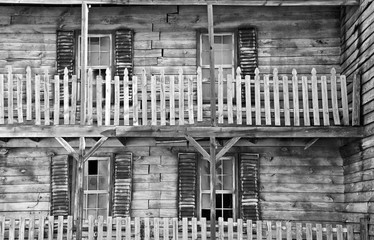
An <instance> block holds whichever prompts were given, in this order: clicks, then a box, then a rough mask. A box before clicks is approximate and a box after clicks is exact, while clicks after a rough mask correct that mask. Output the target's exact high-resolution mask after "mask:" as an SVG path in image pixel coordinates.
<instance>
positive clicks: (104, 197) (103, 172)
mask: <svg viewBox="0 0 374 240" xmlns="http://www.w3.org/2000/svg"><path fill="white" fill-rule="evenodd" d="M109 173H110V158H107V157H103V158H90V159H88V161H86V162H85V166H84V188H83V189H84V200H83V201H84V207H83V209H84V218H86V219H87V218H88V216H90V215H92V216H94V217H97V216H103V217H104V218H105V217H107V216H108V214H109V202H110V201H109V199H110V197H109V196H110V187H109V186H110V185H111V182H110V174H109Z"/></svg>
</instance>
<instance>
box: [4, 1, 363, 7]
mask: <svg viewBox="0 0 374 240" xmlns="http://www.w3.org/2000/svg"><path fill="white" fill-rule="evenodd" d="M84 2H85V3H87V4H111V5H207V4H208V3H209V4H213V5H223V6H225V5H230V6H344V5H359V1H358V0H183V1H174V0H94V1H84ZM0 4H51V5H81V4H82V1H81V0H65V1H57V0H48V1H45V0H18V1H14V0H1V1H0Z"/></svg>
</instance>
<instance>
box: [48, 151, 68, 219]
mask: <svg viewBox="0 0 374 240" xmlns="http://www.w3.org/2000/svg"><path fill="white" fill-rule="evenodd" d="M71 172H72V161H71V160H69V156H68V155H62V156H61V155H60V156H54V157H52V159H51V215H53V216H67V215H69V214H70V199H71V197H70V194H71V180H72V179H71V176H72V175H71Z"/></svg>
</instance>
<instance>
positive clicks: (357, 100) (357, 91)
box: [352, 73, 361, 126]
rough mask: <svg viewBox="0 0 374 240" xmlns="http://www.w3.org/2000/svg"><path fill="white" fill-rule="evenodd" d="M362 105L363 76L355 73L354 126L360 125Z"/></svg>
mask: <svg viewBox="0 0 374 240" xmlns="http://www.w3.org/2000/svg"><path fill="white" fill-rule="evenodd" d="M360 107H361V76H360V75H359V73H355V74H354V75H353V92H352V126H359V125H360Z"/></svg>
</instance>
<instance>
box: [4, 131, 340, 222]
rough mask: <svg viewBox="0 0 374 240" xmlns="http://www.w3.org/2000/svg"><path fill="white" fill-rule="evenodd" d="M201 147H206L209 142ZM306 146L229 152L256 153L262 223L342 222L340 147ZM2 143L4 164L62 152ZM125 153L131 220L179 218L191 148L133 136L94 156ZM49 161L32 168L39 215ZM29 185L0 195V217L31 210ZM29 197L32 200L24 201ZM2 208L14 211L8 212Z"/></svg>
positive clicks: (260, 144) (247, 146)
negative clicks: (182, 161) (37, 179)
mask: <svg viewBox="0 0 374 240" xmlns="http://www.w3.org/2000/svg"><path fill="white" fill-rule="evenodd" d="M69 143H70V144H71V145H72V146H73V147H78V144H79V142H78V140H71V141H69ZM93 143H94V141H93V140H92V139H87V147H90V146H92V145H93ZM201 143H202V144H203V145H204V146H206V147H207V148H209V142H208V141H207V142H201ZM305 144H306V141H305V140H259V141H257V142H256V143H255V144H253V143H249V142H248V141H247V140H241V141H239V142H238V144H237V145H238V146H236V147H234V148H233V149H231V152H232V153H239V152H249V153H258V154H259V155H260V169H259V183H260V185H259V191H260V216H261V218H262V219H264V220H266V219H269V220H298V221H320V222H340V221H342V220H344V216H343V213H342V212H343V210H344V185H343V168H342V165H343V161H342V159H341V157H339V153H338V146H339V144H340V143H339V142H338V141H336V142H331V141H324V140H320V141H318V142H317V143H316V144H315V145H313V146H312V147H310V148H309V149H307V150H304V147H305ZM1 145H2V146H3V147H4V148H7V149H9V153H8V155H7V157H3V159H9V160H6V161H8V162H11V160H12V162H13V165H15V166H18V165H17V164H19V165H21V166H22V165H24V164H25V163H26V162H29V160H28V159H27V158H25V159H22V158H19V157H18V158H14V157H13V158H12V156H21V153H25V154H26V153H32V155H30V157H31V156H34V155H35V159H39V158H42V157H45V156H47V154H51V153H53V154H55V155H62V154H66V152H65V150H64V149H63V148H61V147H60V146H59V144H58V142H57V141H55V140H54V139H43V140H40V141H39V142H34V141H33V140H28V139H11V140H9V141H8V142H1ZM35 147H39V148H35ZM126 151H130V152H132V153H133V171H134V172H133V195H132V204H131V209H132V210H131V211H132V216H133V217H134V216H140V217H177V216H178V213H177V186H178V179H177V172H178V171H177V169H178V152H194V151H195V149H194V148H193V147H192V146H190V147H186V143H185V142H183V141H182V142H180V143H174V144H162V143H161V142H157V141H155V140H154V139H148V138H143V139H140V138H139V139H136V138H134V139H127V142H126V147H124V146H122V144H121V143H120V142H119V141H118V140H116V139H111V140H109V141H108V142H107V143H105V144H104V146H103V148H101V149H99V152H98V153H97V154H109V153H119V152H126ZM15 159H16V160H17V162H15V161H16V160H15ZM16 163H17V164H16ZM48 163H49V160H46V163H45V166H46V167H45V168H39V169H38V170H34V173H33V175H35V174H36V171H39V172H40V173H38V174H39V175H43V176H44V175H45V177H46V178H45V180H44V181H43V183H41V184H42V186H43V187H44V188H43V191H40V192H41V195H40V196H42V197H43V198H42V199H41V200H40V201H41V202H43V204H44V205H41V203H39V205H37V206H39V209H38V212H42V213H45V214H47V212H48V209H49V205H48V200H49V193H48V191H49V184H48V176H49V169H48ZM14 169H18V168H16V167H13V168H11V171H17V170H14ZM29 169H30V170H31V168H29ZM20 175H22V174H20ZM28 183H29V181H28V182H27V183H26V182H25V183H22V186H23V189H24V190H23V191H24V192H23V194H22V196H19V195H14V194H10V193H7V192H4V191H2V192H1V196H2V199H1V201H2V202H1V203H0V211H2V213H0V214H1V215H4V214H9V211H14V215H16V214H18V215H21V214H29V213H30V212H31V210H30V209H28V208H27V206H31V207H32V206H34V205H35V204H36V202H37V200H36V198H37V196H38V194H37V193H38V192H39V191H37V192H34V188H37V184H32V183H34V182H32V183H31V182H30V184H29V185H27V184H28ZM15 185H16V184H15V183H14V184H12V183H11V182H10V183H9V184H8V185H7V188H8V189H13V188H14V189H16V190H17V187H15ZM3 187H4V186H3ZM3 187H2V188H3ZM44 189H45V190H44ZM28 192H30V195H28V194H27V193H28ZM31 192H32V193H31ZM17 196H18V197H17ZM24 196H27V197H25V198H24ZM29 198H31V200H26V199H29ZM17 201H28V202H33V203H34V204H31V203H28V204H29V205H27V206H25V207H23V205H18V204H16V203H17ZM5 202H7V203H5ZM6 206H13V208H12V209H9V208H6ZM42 206H43V207H42Z"/></svg>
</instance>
